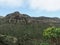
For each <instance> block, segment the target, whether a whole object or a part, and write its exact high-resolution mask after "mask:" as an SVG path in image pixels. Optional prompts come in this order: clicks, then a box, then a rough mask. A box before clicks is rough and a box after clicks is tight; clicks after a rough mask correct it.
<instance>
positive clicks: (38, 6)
mask: <svg viewBox="0 0 60 45" xmlns="http://www.w3.org/2000/svg"><path fill="white" fill-rule="evenodd" d="M15 11H19V12H20V13H22V14H28V15H29V16H32V17H39V16H46V17H60V0H0V16H6V15H7V14H9V13H12V12H15Z"/></svg>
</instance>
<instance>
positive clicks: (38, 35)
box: [0, 12, 60, 45]
mask: <svg viewBox="0 0 60 45" xmlns="http://www.w3.org/2000/svg"><path fill="white" fill-rule="evenodd" d="M21 15H22V14H20V13H19V12H15V13H12V14H8V15H7V16H5V17H3V18H0V45H60V19H59V18H49V17H30V16H28V15H26V14H23V15H22V17H21Z"/></svg>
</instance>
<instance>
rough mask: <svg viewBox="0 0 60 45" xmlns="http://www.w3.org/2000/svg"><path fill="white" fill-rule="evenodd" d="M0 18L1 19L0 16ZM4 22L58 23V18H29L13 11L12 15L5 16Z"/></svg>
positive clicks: (59, 19)
mask: <svg viewBox="0 0 60 45" xmlns="http://www.w3.org/2000/svg"><path fill="white" fill-rule="evenodd" d="M0 18H2V16H0ZM4 19H5V20H7V21H9V22H11V21H16V22H17V21H18V20H19V21H25V22H26V23H28V22H29V23H31V22H33V23H40V22H42V23H60V18H57V17H53V18H51V17H44V16H41V17H30V16H29V15H27V14H21V13H20V12H18V11H15V12H13V13H10V14H7V15H6V16H5V18H4Z"/></svg>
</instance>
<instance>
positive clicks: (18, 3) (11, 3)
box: [0, 0, 23, 7]
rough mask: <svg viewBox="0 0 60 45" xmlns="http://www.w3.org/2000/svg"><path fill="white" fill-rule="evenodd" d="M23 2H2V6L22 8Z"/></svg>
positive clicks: (13, 0)
mask: <svg viewBox="0 0 60 45" xmlns="http://www.w3.org/2000/svg"><path fill="white" fill-rule="evenodd" d="M22 3H23V0H0V6H3V7H4V6H7V7H20V6H22Z"/></svg>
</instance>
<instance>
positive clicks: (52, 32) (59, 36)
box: [43, 27, 60, 45]
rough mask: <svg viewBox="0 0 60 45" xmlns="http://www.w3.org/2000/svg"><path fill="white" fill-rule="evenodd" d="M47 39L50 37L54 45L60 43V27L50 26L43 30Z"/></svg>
mask: <svg viewBox="0 0 60 45" xmlns="http://www.w3.org/2000/svg"><path fill="white" fill-rule="evenodd" d="M43 36H44V38H45V39H50V41H51V43H53V44H52V45H55V44H56V45H59V44H60V43H59V42H60V28H55V27H49V28H47V29H46V30H44V31H43Z"/></svg>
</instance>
